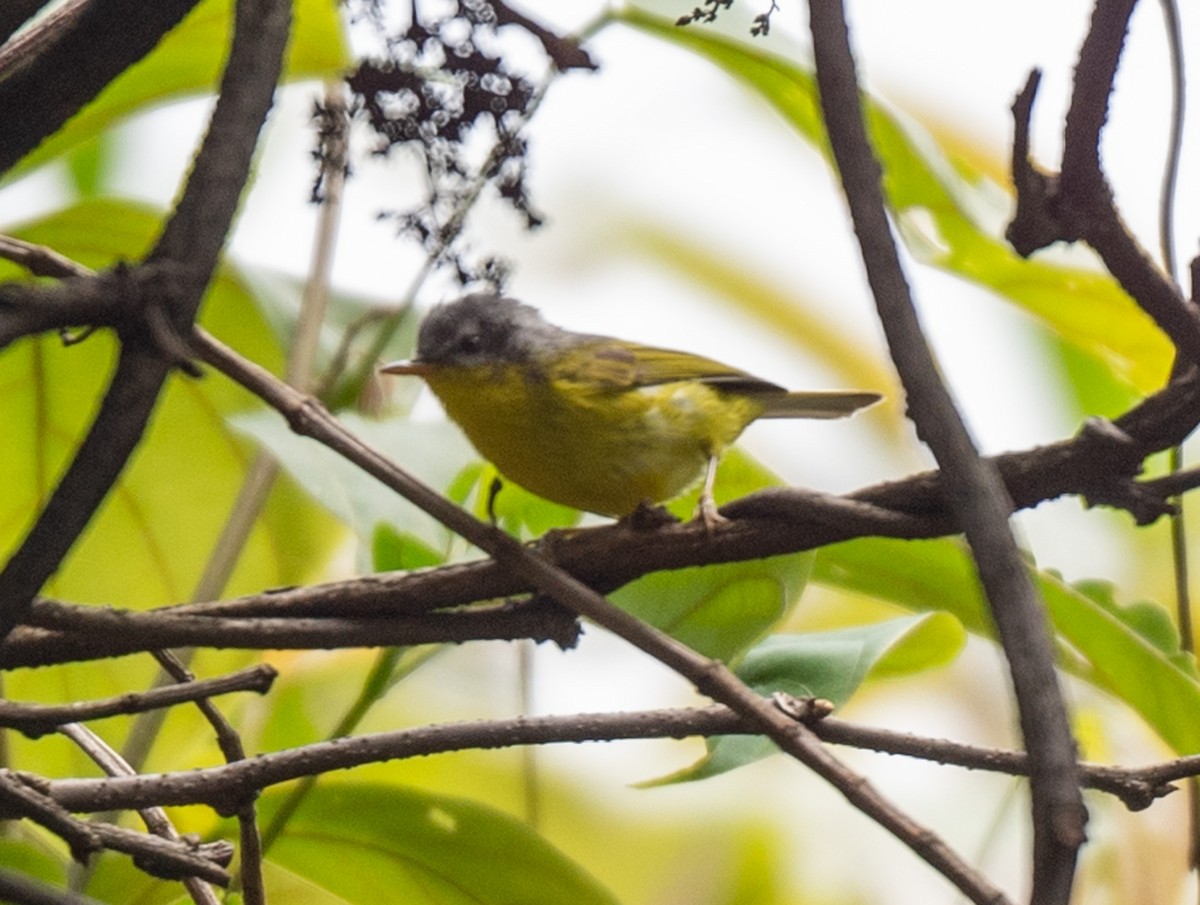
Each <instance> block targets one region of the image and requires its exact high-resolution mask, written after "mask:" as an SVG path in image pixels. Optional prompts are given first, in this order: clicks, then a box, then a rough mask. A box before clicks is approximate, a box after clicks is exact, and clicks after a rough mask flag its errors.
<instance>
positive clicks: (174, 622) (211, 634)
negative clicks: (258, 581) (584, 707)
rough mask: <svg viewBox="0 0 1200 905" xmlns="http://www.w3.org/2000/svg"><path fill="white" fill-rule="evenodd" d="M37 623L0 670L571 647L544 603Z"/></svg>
mask: <svg viewBox="0 0 1200 905" xmlns="http://www.w3.org/2000/svg"><path fill="white" fill-rule="evenodd" d="M36 612H37V614H38V622H39V625H38V626H22V627H21V628H19V629H17V630H16V631H14V632H13V633H12V634H11V635H10V636H9V637H8V639H7V640H6V641H5V643H4V645H3V647H0V669H13V668H17V667H22V666H39V665H47V664H50V663H67V662H72V661H76V660H96V659H103V658H107V657H118V656H124V655H126V654H132V653H139V652H144V651H155V650H160V649H162V648H169V647H216V648H242V649H249V650H314V649H315V650H327V649H331V648H340V647H391V646H396V645H412V644H457V643H462V642H465V641H480V640H502V641H512V640H515V639H518V638H522V639H523V638H530V639H532V640H535V641H554V642H555V643H556V644H558V645H559V646H561V647H564V648H566V647H572V646H574V644H575V641H576V638H577V637H578V632H579V626H578V624H577V623H576V621H575V618H574V616H573V615H572V614H570V613H567V612H565V611H563V610H562V609H560V608H558V607H554V606H548V605H546V604H544V603H538V602H532V603H530V602H526V603H524V604H517V605H514V606H507V605H496V606H490V607H473V608H470V609H466V610H461V611H451V612H437V613H427V614H418V615H415V616H396V617H392V618H389V617H359V618H354V617H350V618H345V617H338V616H332V617H323V618H315V619H313V618H304V617H299V618H293V617H281V618H260V617H248V618H229V617H220V616H217V617H212V616H187V615H184V616H179V615H175V614H172V613H170V612H167V613H163V612H136V611H130V610H112V609H108V608H106V607H88V606H70V605H67V604H57V603H56V604H49V603H47V602H42V603H40V604H39V605H38V606H37V608H36Z"/></svg>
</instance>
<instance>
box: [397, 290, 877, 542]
mask: <svg viewBox="0 0 1200 905" xmlns="http://www.w3.org/2000/svg"><path fill="white" fill-rule="evenodd" d="M383 371H384V372H385V373H388V374H414V375H417V376H419V377H422V378H424V380H425V382H426V383H427V384H428V385H429V388H430V389H431V390H433V392H434V395H436V396H437V397H438V399H439V400H441V403H442V406H443V407H444V408H445V410H446V413H447V414H448V415H449V416H450V418H452V419H453V420H454V421H455V422H456V423H457V424H458V425H459V427H461V428H462V429H463V431H464V432H465V433H466V435H467V437H468V438H469V439H470V441H471V442H472V443H473V444H474V446H475V448H476V449H477V450H478V451H479V453H480V454H481V455H482V456H484V457H485V458H486V459H488V460H490V461H491V462H492V464H493V465H495V466H496V468H497V469H498V470H499V471H500V473H501V474H502V475H504V476H505V477H507V478H509V479H510V480H512V481H514V482H516V483H517V484H520V485H521V486H522V487H524V488H525V489H526V490H529V491H532V492H533V493H535V494H537V495H538V496H541V497H545V498H546V499H548V500H553V501H554V502H556V503H562V504H563V505H566V506H572V507H574V508H576V509H583V510H586V511H588V512H595V513H597V514H600V515H608V516H613V517H616V518H620V517H623V516H626V515H629V514H630V513H632V512H633V511H634V510H635V509H637V508H638V506H639V505H640V504H642V503H661V502H663V501H666V500H669V499H671V498H673V497H675V496H678V495H679V494H680V493H682V492H683V491H684V490H686V489H687V488H688V487H689V486H690V485H692V484H693V483H694V482H695V481H696V479H697V478H698V477H699V476H700V474H701V473H702V472H704V474H705V481H704V488H703V492H702V494H701V497H700V506H699V508H698V512H697V515H698V516H699V517H701V518H703V519H704V521H705V523H706V524H708V525H710V526H711V525H713V524H716V523H717V522H720V521H722V519H721V517H720V516H719V515H718V514H717V511H716V505H715V504H714V502H713V498H712V484H713V479H714V476H715V473H716V463H717V459H718V457H719V456H720V454H721V452H722V451H723V450H724V449H725V447H727V446H729V445H730V444H731V443H733V441H734V440H736V439H737V437H738V435H739V434H741V432H742V431H743V430H745V428H746V426H747V425H748V424H750V422H751V421H754V420H755V419H757V418H841V417H843V416H845V415H849V414H851V413H852V412H855V411H857V410H858V409H860V408H863V407H864V406H868V405H871V404H872V403H875V402H877V401H878V400H879V399H880V398H881V397H880V396H879V394H878V393H865V392H812V393H791V392H788V391H787V390H785V389H784V388H783V387H780V386H776V385H775V384H773V383H769V382H767V381H765V380H762V379H760V378H758V377H754V376H753V375H751V374H747V373H746V372H745V371H740V370H738V369H737V368H732V367H730V366H729V365H724V364H721V363H720V362H717V361H713V360H711V359H708V358H701V357H700V356H698V355H691V354H689V353H687V352H674V351H671V350H670V349H657V348H652V347H650V346H642V345H638V344H637V343H632V342H627V341H625V340H621V339H613V338H611V337H607V336H594V335H591V334H585V333H572V332H570V331H568V330H564V329H562V328H561V327H556V326H554V325H553V324H549V323H547V322H546V321H545V320H543V319H542V316H541V315H540V314H539V313H538V311H537V310H536V309H534V308H531V307H530V306H528V305H522V304H520V303H519V302H517V301H515V300H513V299H510V298H501V297H499V296H497V295H495V294H493V293H476V294H473V295H467V296H465V297H463V298H461V299H459V300H457V301H454V302H449V303H447V304H444V305H439V306H437V307H435V308H434V309H433V310H431V311H430V312H429V314H428V315H427V316H426V318H425V320H424V321H423V322H422V324H421V327H420V331H419V334H418V337H417V355H416V358H415V359H413V360H412V361H398V362H393V363H391V364H388V365H385V366H384V367H383ZM705 469H707V471H705Z"/></svg>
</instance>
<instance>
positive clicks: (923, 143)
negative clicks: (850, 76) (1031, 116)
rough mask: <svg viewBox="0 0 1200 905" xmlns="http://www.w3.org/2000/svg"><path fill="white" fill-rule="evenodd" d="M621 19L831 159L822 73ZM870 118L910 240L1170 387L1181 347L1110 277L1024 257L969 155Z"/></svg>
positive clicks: (1144, 385)
mask: <svg viewBox="0 0 1200 905" xmlns="http://www.w3.org/2000/svg"><path fill="white" fill-rule="evenodd" d="M614 18H615V19H616V20H618V21H621V22H624V23H626V24H627V25H630V26H632V27H634V28H636V29H638V30H639V31H642V32H645V33H647V34H650V35H654V36H656V37H659V38H662V39H664V40H667V41H669V42H671V43H673V44H676V45H678V46H680V47H684V48H686V49H688V50H691V51H693V52H695V53H697V54H699V55H701V56H703V57H705V58H706V59H708V60H710V61H711V62H713V63H714V64H716V65H717V66H719V67H721V68H722V69H723V70H725V72H727V73H728V74H729V75H731V76H733V77H734V78H736V79H738V80H739V81H741V82H742V83H743V84H745V85H747V86H748V87H749V88H750V89H751V90H752V91H754V92H755V93H756V94H757V95H759V96H760V97H761V98H763V100H765V101H766V102H767V103H768V104H770V105H771V106H772V107H773V108H774V109H775V110H776V112H778V113H779V114H780V115H781V116H782V117H783V118H784V119H785V120H786V121H787V122H788V123H789V124H790V125H791V126H792V127H793V128H795V129H796V131H797V132H799V133H800V135H801V136H802V137H803V138H804V139H805V140H807V141H808V142H810V143H811V144H813V145H814V146H815V147H816V148H817V149H818V150H820V151H821V152H822V154H824V155H825V156H826V158H828V157H829V150H828V144H827V140H826V137H825V133H824V127H823V125H822V122H821V117H820V103H819V100H818V95H817V89H816V84H815V81H814V79H813V76H812V74H811V72H809V71H808V70H807V69H805V68H802V67H800V66H798V65H796V64H795V63H792V62H791V61H789V60H786V59H783V58H781V57H778V56H775V55H774V54H771V53H768V52H766V51H764V50H762V49H761V48H759V47H756V46H754V45H752V44H747V43H745V42H742V41H736V40H732V39H730V38H728V37H725V36H723V35H720V34H716V33H714V32H712V31H709V30H705V29H702V28H678V27H676V26H675V24H674V23H673V22H672V21H670V20H667V19H662V18H659V17H656V16H652V15H650V14H648V13H645V12H642V11H640V10H637V9H634V8H632V7H630V6H622V7H620V8H619V9H618V11H617V12H615V13H614ZM865 105H866V111H867V118H868V123H869V126H870V131H871V135H872V138H873V140H874V143H875V150H876V153H877V154H878V155H879V156H880V158H881V160H882V163H883V169H884V185H885V191H886V192H887V196H888V201H889V204H890V206H891V209H892V213H893V215H894V216H895V218H896V221H897V224H898V225H899V227H900V233H901V235H902V237H903V238H904V240H905V243H906V244H907V246H908V249H909V251H911V252H912V253H913V254H914V255H915V256H916V257H917V258H918V259H920V260H923V261H924V262H926V263H928V264H930V265H933V266H935V267H939V268H941V269H943V270H946V271H947V272H949V273H952V274H956V275H957V276H960V277H962V278H964V279H967V280H970V281H971V282H974V283H977V284H979V285H981V286H984V287H987V288H989V289H991V290H993V291H995V292H997V293H999V294H1000V295H1002V296H1004V297H1005V298H1007V299H1009V300H1010V301H1013V302H1015V303H1016V304H1017V305H1019V306H1021V307H1022V308H1024V309H1025V310H1026V311H1028V312H1029V313H1030V314H1033V315H1034V316H1035V317H1036V318H1038V319H1039V320H1040V321H1042V322H1043V323H1045V324H1046V325H1047V326H1049V327H1050V328H1051V329H1052V330H1054V331H1055V332H1057V333H1058V334H1059V335H1060V336H1062V337H1063V338H1064V339H1066V340H1068V341H1070V342H1072V343H1074V344H1075V345H1077V346H1079V347H1080V348H1081V349H1083V350H1085V351H1086V352H1088V353H1089V354H1090V355H1092V356H1094V357H1095V358H1097V359H1099V360H1101V361H1103V362H1104V363H1105V365H1106V366H1107V367H1108V368H1109V369H1111V370H1112V371H1113V373H1114V374H1116V375H1117V376H1119V377H1120V378H1121V379H1123V380H1125V381H1127V382H1128V383H1130V384H1131V385H1132V386H1134V387H1136V388H1138V389H1139V390H1140V391H1142V392H1149V391H1150V390H1153V389H1157V388H1158V387H1159V386H1161V385H1162V382H1163V380H1164V379H1165V377H1166V375H1167V370H1168V368H1169V367H1170V362H1171V347H1170V343H1169V342H1168V341H1167V339H1166V337H1165V336H1164V335H1163V334H1162V333H1161V332H1160V331H1159V329H1158V328H1157V327H1156V326H1155V325H1154V323H1153V322H1152V321H1151V320H1150V318H1149V317H1148V316H1147V315H1146V314H1145V313H1144V312H1143V311H1142V310H1141V309H1140V308H1138V307H1137V305H1136V304H1134V302H1133V301H1132V299H1130V298H1129V297H1128V296H1127V295H1125V293H1124V292H1123V291H1122V290H1121V289H1120V287H1119V286H1117V284H1116V283H1115V281H1114V280H1113V279H1112V278H1111V277H1109V276H1108V275H1107V274H1103V273H1100V272H1098V271H1096V270H1095V269H1089V268H1087V267H1073V266H1066V265H1063V264H1057V263H1051V262H1049V261H1048V260H1047V259H1045V258H1039V259H1037V260H1025V259H1023V258H1021V257H1020V256H1018V255H1017V254H1016V253H1015V252H1014V251H1013V250H1012V249H1011V248H1010V247H1009V246H1008V243H1007V242H1006V241H1005V240H1004V239H1003V227H1004V223H1005V221H1006V219H1007V218H1008V216H1009V215H1010V209H1011V201H1010V200H1009V198H1008V197H1007V195H1006V194H1005V192H1004V190H1003V189H1002V188H1000V187H999V186H997V185H996V184H995V183H994V182H993V181H992V180H990V179H989V178H988V177H987V175H986V174H985V173H984V172H982V171H981V170H977V169H974V168H973V167H972V165H971V164H970V163H969V162H966V161H965V160H964V159H961V158H960V159H958V160H956V161H955V165H951V164H950V162H949V161H948V160H947V159H946V158H945V157H944V156H943V155H942V154H941V153H940V151H939V150H938V149H937V148H936V146H935V145H934V144H933V142H932V140H931V139H930V138H929V136H928V135H926V134H923V133H919V132H918V130H917V129H916V128H915V126H913V125H912V124H910V123H908V122H901V120H900V117H899V116H897V115H895V114H893V113H892V112H890V111H889V110H887V109H886V108H885V107H884V106H883V105H882V104H880V103H878V102H877V101H875V100H873V99H872V98H870V97H866V98H865Z"/></svg>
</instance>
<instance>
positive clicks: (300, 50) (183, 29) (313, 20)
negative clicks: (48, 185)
mask: <svg viewBox="0 0 1200 905" xmlns="http://www.w3.org/2000/svg"><path fill="white" fill-rule="evenodd" d="M232 10H233V3H232V0H204V2H202V3H200V4H199V5H197V6H196V8H195V9H193V10H192V12H191V13H190V14H189V15H188V16H187V17H186V18H185V19H184V20H183V21H182V22H181V23H180V24H179V25H178V26H176V28H174V29H173V30H172V31H170V32H169V33H168V34H167V36H166V37H165V38H163V40H162V41H161V42H160V43H159V45H158V46H157V47H156V48H155V49H154V50H153V51H152V52H151V53H149V54H148V55H147V56H145V57H144V58H143V59H142V60H140V61H139V62H138V63H135V64H134V65H133V66H131V67H129V69H127V70H125V72H123V73H122V74H121V75H120V76H119V77H118V78H116V79H115V80H114V81H113V82H112V83H111V84H109V86H108V87H107V88H105V89H104V91H102V92H101V93H100V95H99V97H97V98H96V100H94V101H93V102H92V103H90V104H88V105H87V106H86V107H84V108H83V110H81V111H80V112H79V113H78V114H77V115H76V116H74V117H73V118H72V119H71V120H70V121H69V122H68V123H67V124H66V125H65V126H64V127H63V128H62V129H60V130H59V131H58V132H56V133H55V134H54V135H52V136H51V137H50V138H48V139H47V140H46V141H44V142H43V143H42V144H41V145H40V146H39V147H38V148H37V149H36V150H35V151H33V152H32V153H31V154H29V155H28V156H27V157H25V159H24V160H22V161H21V163H20V164H19V165H18V166H17V167H15V168H14V169H13V170H12V171H11V173H10V174H9V178H10V179H11V178H12V176H13V175H16V174H20V173H25V172H28V171H29V170H31V169H33V168H34V167H37V166H41V165H42V164H44V163H46V162H47V161H48V160H51V159H53V158H55V157H57V156H58V155H60V154H62V153H63V152H64V151H66V150H68V149H70V148H74V147H77V146H79V145H81V144H83V143H85V142H87V141H88V140H90V139H92V138H94V137H95V136H97V135H99V134H100V133H101V132H103V131H105V130H106V129H108V128H109V127H110V126H112V125H113V124H115V123H117V122H119V121H120V120H122V119H124V118H125V117H128V116H130V115H132V114H134V113H137V112H139V111H141V110H144V109H147V108H148V107H150V106H152V105H155V104H162V103H166V102H168V101H176V100H181V99H183V98H186V97H193V96H196V95H200V94H206V93H209V92H211V91H213V90H215V88H216V85H217V80H218V78H219V77H220V74H221V70H222V68H223V67H224V65H225V55H226V53H227V52H228V48H229V29H230V23H231V22H232V21H233V11H232ZM293 16H294V20H293V23H292V34H291V40H290V42H289V44H288V51H287V56H286V58H285V61H284V78H285V80H288V81H295V80H299V79H306V78H329V77H334V76H337V75H338V74H339V73H340V72H341V71H342V69H344V68H345V66H346V65H347V62H348V60H349V51H348V48H347V44H346V39H345V36H344V35H343V33H342V26H341V22H340V19H339V17H338V12H337V4H336V3H334V2H333V0H296V2H295V3H294V4H293Z"/></svg>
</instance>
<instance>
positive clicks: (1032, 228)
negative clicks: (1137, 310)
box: [1007, 0, 1200, 364]
mask: <svg viewBox="0 0 1200 905" xmlns="http://www.w3.org/2000/svg"><path fill="white" fill-rule="evenodd" d="M1135 6H1136V0H1096V5H1095V6H1094V7H1093V10H1092V21H1091V26H1090V28H1089V30H1088V33H1087V36H1086V38H1085V39H1084V42H1083V45H1082V46H1081V47H1080V50H1079V62H1078V64H1077V65H1076V67H1075V82H1074V88H1073V92H1072V95H1071V104H1070V107H1069V109H1068V111H1067V116H1066V124H1065V127H1064V130H1063V157H1062V172H1061V174H1059V175H1057V176H1054V175H1048V174H1044V173H1039V172H1038V171H1037V170H1036V169H1035V167H1034V165H1033V162H1032V159H1031V157H1030V154H1029V142H1028V134H1029V118H1030V115H1031V113H1032V109H1033V100H1034V96H1035V94H1036V91H1037V83H1038V79H1037V76H1036V73H1035V74H1034V75H1033V76H1031V77H1030V79H1029V81H1028V82H1027V83H1026V85H1025V88H1024V89H1023V90H1022V92H1021V93H1020V95H1018V97H1017V100H1016V102H1015V103H1014V105H1013V116H1014V121H1015V130H1016V132H1015V134H1016V136H1017V139H1018V140H1017V141H1016V142H1014V145H1013V183H1014V186H1015V188H1016V190H1017V211H1016V215H1015V216H1014V218H1013V221H1012V223H1010V224H1009V226H1008V230H1007V236H1008V239H1009V241H1010V242H1011V243H1012V245H1013V248H1015V249H1016V250H1017V252H1018V253H1020V254H1022V255H1030V254H1032V253H1033V252H1034V251H1036V250H1038V249H1039V248H1044V247H1045V246H1047V245H1049V244H1051V243H1052V242H1054V241H1057V240H1062V241H1067V242H1073V241H1076V240H1078V239H1082V240H1083V241H1085V242H1087V244H1088V245H1090V246H1092V248H1094V249H1095V250H1096V252H1097V254H1099V255H1100V258H1101V260H1102V261H1103V262H1104V266H1105V267H1106V268H1107V269H1108V271H1109V273H1111V274H1112V275H1113V276H1114V277H1115V278H1116V280H1117V282H1118V283H1120V284H1121V288H1122V289H1124V290H1125V291H1126V292H1127V293H1128V294H1129V295H1130V296H1131V297H1132V298H1133V299H1134V301H1136V302H1137V303H1138V305H1140V306H1141V307H1142V309H1143V310H1144V311H1145V312H1146V313H1147V314H1149V315H1150V317H1152V318H1153V319H1154V322H1155V323H1156V324H1158V326H1159V327H1160V328H1162V330H1163V332H1165V333H1166V334H1167V336H1169V337H1170V338H1171V341H1172V342H1173V343H1174V344H1175V346H1176V347H1177V348H1178V350H1179V354H1180V355H1181V356H1182V357H1183V358H1184V359H1185V360H1186V361H1187V362H1189V363H1191V364H1197V363H1200V309H1197V308H1196V306H1193V305H1189V304H1188V303H1187V300H1186V299H1185V298H1184V297H1183V295H1182V294H1181V293H1180V291H1179V289H1178V287H1177V286H1176V285H1175V284H1174V283H1173V282H1172V280H1171V279H1170V278H1169V277H1168V275H1167V274H1165V273H1163V271H1162V270H1160V269H1159V268H1158V266H1157V265H1156V264H1155V263H1154V260H1153V259H1152V258H1151V256H1150V255H1149V254H1148V253H1147V252H1146V250H1145V249H1144V248H1142V247H1141V245H1140V244H1139V243H1138V241H1137V240H1136V239H1135V238H1134V236H1133V233H1131V232H1130V231H1129V229H1128V228H1127V227H1126V225H1125V223H1124V222H1123V221H1122V219H1121V216H1120V213H1119V211H1118V210H1117V209H1116V206H1115V204H1114V202H1113V194H1112V188H1111V187H1110V185H1109V183H1108V179H1107V177H1106V176H1105V174H1104V169H1103V167H1102V165H1101V162H1100V133H1101V130H1102V129H1103V128H1104V125H1105V122H1106V120H1107V118H1108V100H1109V97H1110V96H1111V94H1112V90H1113V84H1114V81H1115V79H1116V73H1117V65H1118V63H1119V62H1120V58H1121V51H1122V49H1123V47H1124V43H1125V35H1126V31H1127V28H1128V25H1129V17H1130V16H1131V15H1132V13H1133V9H1134V7H1135Z"/></svg>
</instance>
